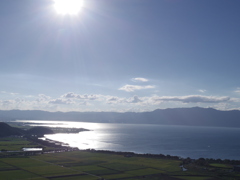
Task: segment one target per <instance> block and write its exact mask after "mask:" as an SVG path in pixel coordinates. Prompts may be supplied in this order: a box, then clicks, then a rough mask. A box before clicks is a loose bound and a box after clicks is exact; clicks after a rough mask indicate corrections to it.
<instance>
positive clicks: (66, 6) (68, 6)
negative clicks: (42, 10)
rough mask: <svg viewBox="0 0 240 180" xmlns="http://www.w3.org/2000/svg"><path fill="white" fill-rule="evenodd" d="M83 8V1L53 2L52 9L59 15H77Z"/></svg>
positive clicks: (60, 0) (59, 0) (56, 0)
mask: <svg viewBox="0 0 240 180" xmlns="http://www.w3.org/2000/svg"><path fill="white" fill-rule="evenodd" d="M82 7H83V0H54V8H55V10H56V11H57V13H59V14H63V15H65V14H70V15H76V14H78V13H79V12H80V11H81V9H82Z"/></svg>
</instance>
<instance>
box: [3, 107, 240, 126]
mask: <svg viewBox="0 0 240 180" xmlns="http://www.w3.org/2000/svg"><path fill="white" fill-rule="evenodd" d="M16 119H18V120H28V119H31V120H58V121H61V120H65V121H66V120H69V121H80V122H97V123H129V124H161V125H186V126H214V127H240V111H238V110H232V111H219V110H216V109H212V108H199V107H194V108H173V109H157V110H155V111H152V112H141V113H135V112H125V113H117V112H47V111H36V110H28V111H22V110H10V111H1V110H0V120H2V121H8V120H16Z"/></svg>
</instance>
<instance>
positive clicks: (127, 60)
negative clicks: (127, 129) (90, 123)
mask: <svg viewBox="0 0 240 180" xmlns="http://www.w3.org/2000/svg"><path fill="white" fill-rule="evenodd" d="M79 1H80V0H79ZM54 3H55V2H54V1H53V0H37V1H34V0H21V1H16V0H1V2H0V83H1V85H0V109H1V110H11V109H20V110H45V111H64V112H68V111H81V112H82V111H115V112H129V111H130V112H143V111H153V110H155V109H166V108H179V107H196V106H198V107H204V108H208V107H211V108H215V109H219V110H232V109H240V80H239V77H240V70H239V68H240V61H239V57H240V23H239V22H240V11H239V8H240V1H239V0H231V1H229V0H198V1H197V0H83V6H82V8H81V9H80V11H79V12H78V13H77V14H61V13H58V12H57V11H56V9H55V8H54V5H55V4H54Z"/></svg>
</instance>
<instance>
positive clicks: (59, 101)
mask: <svg viewBox="0 0 240 180" xmlns="http://www.w3.org/2000/svg"><path fill="white" fill-rule="evenodd" d="M48 103H49V104H72V103H73V102H72V101H71V100H69V99H67V100H66V99H60V98H58V99H53V100H50V101H49V102H48Z"/></svg>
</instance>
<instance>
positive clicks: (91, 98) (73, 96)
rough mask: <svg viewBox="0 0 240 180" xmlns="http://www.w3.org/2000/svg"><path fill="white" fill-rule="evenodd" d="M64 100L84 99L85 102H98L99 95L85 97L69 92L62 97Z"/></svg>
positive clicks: (86, 95)
mask: <svg viewBox="0 0 240 180" xmlns="http://www.w3.org/2000/svg"><path fill="white" fill-rule="evenodd" d="M61 97H62V98H69V99H84V100H96V99H98V98H99V95H97V94H90V95H88V94H84V95H80V94H75V93H73V92H68V93H66V94H64V95H62V96H61Z"/></svg>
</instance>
